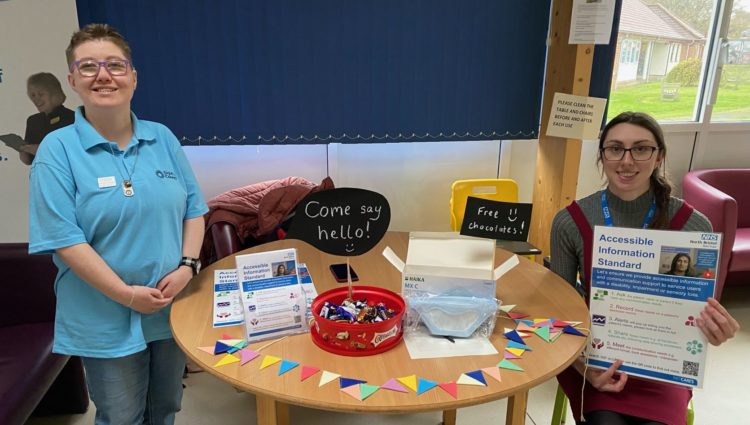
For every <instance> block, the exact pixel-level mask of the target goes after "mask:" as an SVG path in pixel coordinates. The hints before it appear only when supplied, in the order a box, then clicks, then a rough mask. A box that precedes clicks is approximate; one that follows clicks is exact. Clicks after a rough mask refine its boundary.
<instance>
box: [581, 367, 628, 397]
mask: <svg viewBox="0 0 750 425" xmlns="http://www.w3.org/2000/svg"><path fill="white" fill-rule="evenodd" d="M620 366H622V360H615V362H614V363H612V364H611V365H610V366H609V368H607V370H601V369H586V380H587V381H588V382H589V384H591V386H592V387H594V388H596V389H597V390H599V391H602V392H610V393H619V392H620V391H622V390H623V388H625V384H626V383H627V382H628V375H627V374H626V373H624V372H618V371H617V369H619V368H620Z"/></svg>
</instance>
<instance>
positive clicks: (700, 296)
mask: <svg viewBox="0 0 750 425" xmlns="http://www.w3.org/2000/svg"><path fill="white" fill-rule="evenodd" d="M720 246H721V235H720V234H718V233H701V232H675V231H666V230H643V229H630V228H617V227H605V226H596V228H595V229H594V252H593V262H592V273H591V276H592V279H591V294H590V309H591V338H592V340H591V344H590V346H589V347H588V364H589V365H592V366H595V367H602V368H607V367H609V366H610V365H611V364H612V363H613V362H614V361H615V360H617V359H620V360H622V361H623V365H622V366H621V367H620V370H622V371H624V372H626V373H628V374H630V375H635V376H641V377H645V378H650V379H656V380H659V381H665V382H671V383H675V384H682V385H687V386H690V387H695V388H700V387H701V386H702V385H703V373H704V371H705V366H706V349H707V340H706V339H705V337H704V336H703V334H702V333H701V331H700V330H699V329H698V327H697V326H696V324H695V319H696V317H698V315H699V314H700V311H701V310H702V309H703V307H704V306H705V305H706V298H708V297H710V296H713V294H714V287H715V285H716V268H717V265H718V264H719V247H720Z"/></svg>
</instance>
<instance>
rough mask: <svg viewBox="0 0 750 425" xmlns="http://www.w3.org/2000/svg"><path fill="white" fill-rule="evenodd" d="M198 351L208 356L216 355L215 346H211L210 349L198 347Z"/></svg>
mask: <svg viewBox="0 0 750 425" xmlns="http://www.w3.org/2000/svg"><path fill="white" fill-rule="evenodd" d="M198 349H199V350H201V351H204V352H206V353H208V354H213V353H214V347H213V345H212V346H209V347H198Z"/></svg>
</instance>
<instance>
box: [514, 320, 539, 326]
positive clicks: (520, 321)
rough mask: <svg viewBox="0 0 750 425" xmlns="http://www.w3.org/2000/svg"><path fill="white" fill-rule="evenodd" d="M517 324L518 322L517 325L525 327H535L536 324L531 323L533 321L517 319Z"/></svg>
mask: <svg viewBox="0 0 750 425" xmlns="http://www.w3.org/2000/svg"><path fill="white" fill-rule="evenodd" d="M515 322H516V323H517V324H519V325H520V324H521V323H523V324H524V325H527V326H533V325H534V322H533V321H531V320H521V319H516V320H515Z"/></svg>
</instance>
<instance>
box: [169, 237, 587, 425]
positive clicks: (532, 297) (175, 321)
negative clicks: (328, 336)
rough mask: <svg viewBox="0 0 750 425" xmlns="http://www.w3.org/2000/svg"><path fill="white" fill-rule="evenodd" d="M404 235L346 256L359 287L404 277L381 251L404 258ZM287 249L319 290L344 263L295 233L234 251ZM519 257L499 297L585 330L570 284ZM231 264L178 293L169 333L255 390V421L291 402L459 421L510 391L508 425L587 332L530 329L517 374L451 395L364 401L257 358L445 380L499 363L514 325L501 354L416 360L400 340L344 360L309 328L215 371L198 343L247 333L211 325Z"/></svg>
mask: <svg viewBox="0 0 750 425" xmlns="http://www.w3.org/2000/svg"><path fill="white" fill-rule="evenodd" d="M408 239H409V235H408V233H403V232H388V233H387V234H386V235H385V237H384V238H383V240H382V241H381V242H380V243H379V244H378V245H377V246H376V247H375V248H373V249H372V250H371V251H370V252H368V253H367V254H364V255H361V256H358V257H351V258H350V263H351V265H352V267H353V268H354V269H355V270H356V271H357V273H358V274H359V278H360V280H359V282H357V283H356V284H359V285H372V286H381V287H385V288H388V289H391V290H393V291H395V292H400V291H401V274H400V272H399V271H398V270H396V269H395V268H394V267H393V266H392V265H391V264H390V263H389V262H388V261H387V260H386V259H385V258H384V257H383V256H382V254H381V253H382V251H383V248H385V247H386V246H390V247H391V249H393V250H394V252H395V253H396V254H398V255H399V257H400V258H402V259H406V251H407V246H408ZM283 248H296V249H297V258H298V261H299V262H303V263H306V264H307V267H308V269H309V271H310V274H311V276H312V278H313V281H314V283H315V287H316V288H317V290H318V293H321V292H323V291H326V290H328V289H331V288H334V287H336V286H338V285H339V284H338V283H336V282H335V280H334V278H333V276H332V275H331V273H330V271H329V270H328V266H329V265H330V264H333V263H341V262H346V259H345V258H343V257H337V256H332V255H328V254H325V253H323V252H321V251H319V250H317V249H315V248H313V247H312V246H310V245H308V244H306V243H304V242H301V241H298V240H283V241H276V242H272V243H269V244H265V245H261V246H257V247H254V248H251V249H248V250H245V251H242V252H240V253H237V254H247V253H252V252H260V251H270V250H275V249H283ZM511 255H513V254H512V253H510V252H508V251H504V250H502V249H498V250H497V252H496V254H495V263H496V264H495V265H496V266H497V265H499V264H500V263H502V262H503V261H505V260H506V259H508V258H509V257H510V256H511ZM519 260H520V264H519V265H518V266H517V267H515V268H514V269H513V270H511V271H510V272H508V273H507V274H505V275H504V276H503V277H501V278H500V279H499V280H498V282H497V296H498V298H499V299H501V300H502V302H503V304H516V305H517V307H516V309H515V310H514V311H518V312H523V313H526V314H528V315H529V316H530V318H538V317H542V318H550V317H552V318H556V319H560V320H568V321H580V322H583V325H582V327H585V328H588V327H589V315H588V310H587V308H586V304H585V303H584V300H583V299H582V298H581V297H580V296H579V295H578V293H576V291H575V290H574V289H573V288H572V287H571V286H570V285H568V284H567V283H566V282H565V281H563V280H562V279H561V278H560V277H558V276H557V275H556V274H554V273H552V272H551V271H549V270H547V269H546V268H544V267H542V266H541V265H539V264H537V263H534V262H531V261H529V260H527V259H526V258H519ZM233 268H235V262H234V257H233V256H230V257H226V258H223V259H221V260H219V261H217V262H216V263H214V264H212V265H211V266H209V267H207V268H206V269H204V270H203V271H202V272H201V273H200V274H199V275H198V276H196V277H195V278H194V279H193V280H192V281H191V282H190V284H189V285H188V287H187V288H186V289H185V290H184V291H183V292H182V294H181V295H180V296H179V297H178V298H177V300H175V302H174V304H173V306H172V312H171V316H170V319H171V320H170V321H171V325H172V331H173V333H174V338H175V340H176V341H177V343H178V344H179V345H180V347H181V348H182V349H183V351H185V353H186V354H187V355H188V357H190V358H191V359H192V360H193V361H195V362H196V363H198V364H199V365H201V366H202V367H203V368H204V369H205V370H206V371H207V372H208V373H211V374H212V375H214V376H216V377H218V378H219V379H222V380H224V381H226V382H228V383H230V384H231V385H233V386H235V387H237V388H241V389H243V390H245V391H248V392H250V393H253V394H255V395H256V397H257V417H258V424H259V425H273V424H280V423H281V424H284V423H287V422H288V409H287V404H293V405H299V406H306V407H310V408H314V409H323V410H332V411H344V412H371V413H412V412H420V411H435V410H441V411H443V412H444V413H443V419H444V422H445V423H447V424H450V423H455V420H456V409H457V408H461V407H465V406H471V405H476V404H481V403H486V402H489V401H493V400H497V399H501V398H506V397H508V398H509V400H508V412H507V417H506V424H523V423H524V422H525V418H524V416H525V412H526V398H527V391H528V390H529V389H530V388H532V387H534V386H536V385H539V384H541V383H543V382H544V381H546V380H548V379H549V378H551V377H553V376H555V375H557V374H558V373H559V372H560V371H562V370H563V369H565V368H566V367H567V366H568V365H570V364H571V363H572V362H573V360H574V359H575V357H576V356H577V355H578V353H580V352H581V350H582V348H583V345H584V343H585V338H581V337H577V336H573V335H562V336H560V338H558V339H557V341H556V342H554V343H548V342H545V341H544V340H542V339H541V338H539V337H537V336H534V335H532V336H531V337H529V338H527V339H526V340H525V341H526V343H527V344H528V345H529V346H530V347H531V348H532V349H533V351H529V352H526V353H525V354H524V355H523V356H522V358H521V359H518V360H514V362H515V363H516V364H517V365H519V366H521V367H522V368H523V369H524V371H523V372H517V371H510V370H504V369H501V374H502V382H497V381H495V380H494V379H492V378H489V379H487V386H486V387H483V386H470V385H461V386H459V390H458V398H456V399H454V398H453V397H452V396H451V395H450V394H448V393H447V392H445V391H443V390H442V389H440V388H435V389H432V390H430V391H427V392H425V393H423V394H421V395H417V394H416V393H414V392H411V391H410V392H408V393H401V392H395V391H388V390H383V389H381V390H379V391H377V392H376V393H375V394H373V395H372V396H370V397H368V398H366V399H365V400H363V401H358V400H356V399H355V398H353V397H351V396H349V395H348V394H345V393H344V392H342V391H340V389H339V385H338V383H336V382H332V383H329V384H327V385H324V386H322V387H318V381H319V377H318V376H319V375H316V376H313V377H311V378H309V379H307V380H305V381H300V376H299V372H298V371H296V370H292V371H290V372H288V373H286V374H284V375H282V376H277V370H278V367H268V368H266V369H263V370H260V369H259V365H260V362H261V360H262V358H263V357H264V356H265V355H272V356H277V357H281V358H283V359H287V360H291V361H295V362H299V363H300V365H306V366H314V367H318V368H320V369H321V370H327V371H331V372H334V373H337V374H340V375H341V376H342V377H347V378H355V379H361V380H365V381H367V382H368V383H369V384H371V385H382V384H383V383H385V382H386V381H387V380H388V379H390V378H398V377H405V376H410V375H414V374H416V375H417V377H419V378H424V379H428V380H430V381H434V382H439V383H443V382H450V381H455V380H457V379H458V377H459V376H460V375H461V374H462V373H465V372H471V371H475V370H478V369H481V368H485V367H489V366H495V365H496V364H497V363H498V362H499V361H500V360H501V359H502V356H503V354H502V353H503V351H504V347H505V345H506V344H507V342H508V340H507V339H505V338H504V337H503V335H502V332H503V328H515V325H516V324H515V322H513V321H512V320H510V319H507V318H499V319H498V320H497V323H496V326H495V333H494V334H493V335H492V337H491V338H490V341H491V342H492V343H493V344H494V345H495V347H496V348H497V350H498V352H499V353H500V354H497V355H490V356H464V357H448V358H437V359H419V360H412V359H411V358H410V357H409V353H408V351H407V349H406V345H405V344H404V343H403V342H402V343H400V344H399V345H398V346H396V347H395V348H393V349H392V350H390V351H387V352H385V353H382V354H379V355H374V356H366V357H346V356H340V355H336V354H332V353H329V352H326V351H324V350H322V349H320V348H318V347H317V346H316V345H315V344H314V343H313V342H312V340H311V339H310V335H309V334H301V335H294V336H290V337H288V338H286V339H284V340H282V341H279V342H277V343H275V344H272V345H270V346H268V347H266V348H265V349H263V350H262V351H261V352H260V354H261V356H260V357H259V358H258V359H255V360H253V361H251V362H249V363H247V364H245V365H244V366H240V365H239V363H233V364H230V365H226V366H221V367H218V368H214V367H213V365H214V364H215V363H216V362H217V361H218V360H219V359H220V358H221V357H220V356H213V355H211V354H208V353H205V352H203V351H201V350H199V349H198V347H200V346H213V345H214V344H215V343H216V340H218V339H220V338H221V335H222V334H224V333H228V334H231V335H235V336H237V337H240V336H241V335H244V327H243V326H241V325H238V326H233V327H224V328H213V327H212V315H213V275H214V270H215V269H233ZM267 342H268V341H264V342H258V343H254V344H250V346H249V348H251V349H258V348H259V347H261V346H263V345H265V344H267ZM551 408H552V407H551V406H550V409H551Z"/></svg>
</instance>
